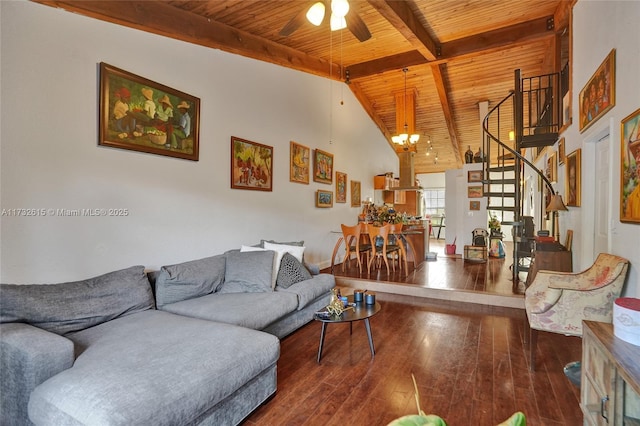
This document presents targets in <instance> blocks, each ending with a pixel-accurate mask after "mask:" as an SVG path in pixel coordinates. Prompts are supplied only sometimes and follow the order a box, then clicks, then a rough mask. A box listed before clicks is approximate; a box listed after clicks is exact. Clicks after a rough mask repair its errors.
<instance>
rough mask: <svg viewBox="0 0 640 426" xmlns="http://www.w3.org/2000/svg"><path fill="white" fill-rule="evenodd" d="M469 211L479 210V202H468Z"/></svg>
mask: <svg viewBox="0 0 640 426" xmlns="http://www.w3.org/2000/svg"><path fill="white" fill-rule="evenodd" d="M469 210H480V201H469Z"/></svg>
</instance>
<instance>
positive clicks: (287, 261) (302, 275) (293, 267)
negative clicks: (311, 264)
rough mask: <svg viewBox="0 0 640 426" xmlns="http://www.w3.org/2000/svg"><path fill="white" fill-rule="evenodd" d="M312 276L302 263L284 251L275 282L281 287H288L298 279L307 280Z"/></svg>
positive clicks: (297, 281)
mask: <svg viewBox="0 0 640 426" xmlns="http://www.w3.org/2000/svg"><path fill="white" fill-rule="evenodd" d="M311 278H312V276H311V274H310V273H309V271H308V270H307V268H305V267H304V265H303V264H302V263H300V262H299V261H298V259H296V257H295V256H293V255H291V254H290V253H285V254H284V256H282V260H281V261H280V271H279V272H278V279H277V280H276V284H277V285H278V286H280V287H282V288H289V287H290V286H291V285H293V284H295V283H299V282H300V281H304V280H309V279H311Z"/></svg>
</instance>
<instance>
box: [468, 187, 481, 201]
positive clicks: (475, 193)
mask: <svg viewBox="0 0 640 426" xmlns="http://www.w3.org/2000/svg"><path fill="white" fill-rule="evenodd" d="M467 197H469V198H482V185H479V186H468V187H467Z"/></svg>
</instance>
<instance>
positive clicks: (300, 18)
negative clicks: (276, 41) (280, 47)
mask: <svg viewBox="0 0 640 426" xmlns="http://www.w3.org/2000/svg"><path fill="white" fill-rule="evenodd" d="M315 3H317V0H316V1H307V2H304V6H303V7H302V8H301V9H300V11H299V12H298V13H296V14H295V16H294V17H293V18H291V20H290V21H289V22H287V24H286V25H285V26H284V27H282V29H281V30H280V33H279V34H280V35H281V36H282V37H287V36H289V35H291V34H293V32H294V31H295V30H297V29H298V28H300V27H301V26H302V24H304V23H305V22H306V21H307V12H308V10H309V8H310V7H311V6H313V5H314V4H315Z"/></svg>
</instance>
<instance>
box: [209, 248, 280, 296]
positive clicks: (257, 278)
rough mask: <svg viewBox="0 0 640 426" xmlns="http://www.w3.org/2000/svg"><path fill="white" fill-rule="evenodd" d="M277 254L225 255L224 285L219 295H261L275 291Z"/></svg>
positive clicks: (245, 252) (228, 253) (246, 252)
mask: <svg viewBox="0 0 640 426" xmlns="http://www.w3.org/2000/svg"><path fill="white" fill-rule="evenodd" d="M275 255H276V253H275V252H274V251H271V250H265V251H235V250H232V251H228V252H226V253H225V257H226V265H227V266H226V268H225V275H224V284H222V286H220V288H219V289H218V293H261V292H270V291H273V288H272V287H271V279H272V276H273V259H274V257H275Z"/></svg>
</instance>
